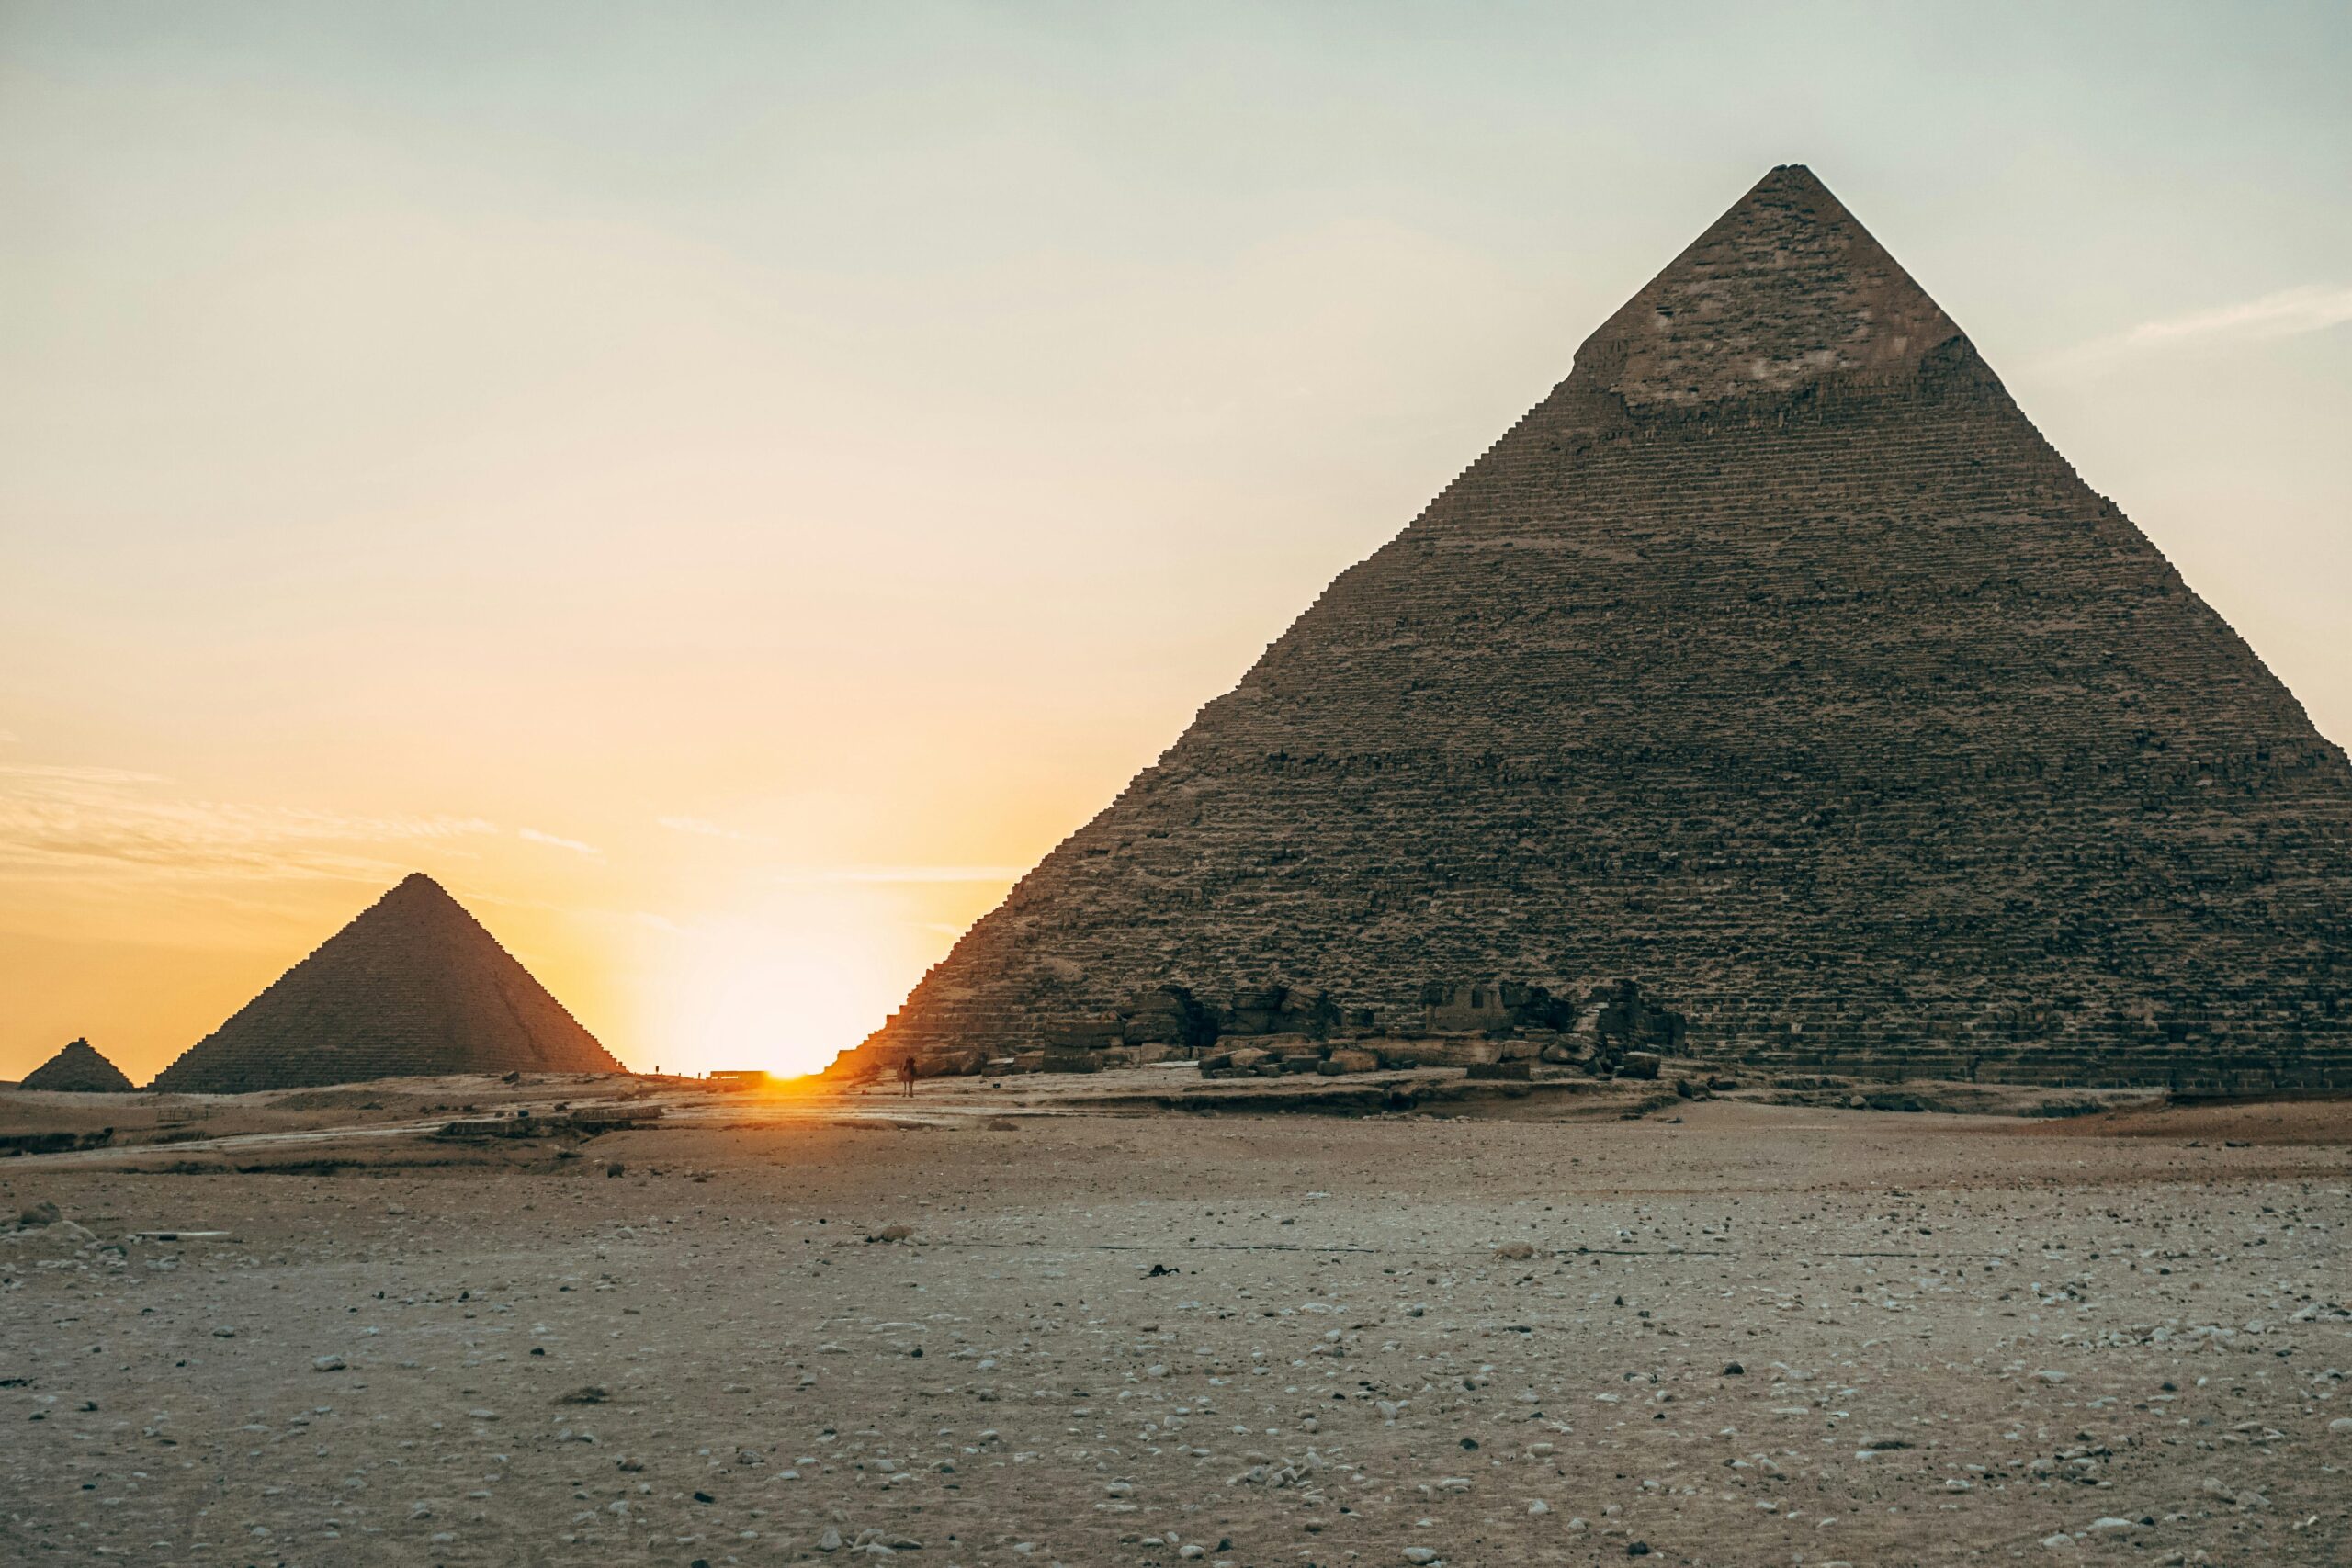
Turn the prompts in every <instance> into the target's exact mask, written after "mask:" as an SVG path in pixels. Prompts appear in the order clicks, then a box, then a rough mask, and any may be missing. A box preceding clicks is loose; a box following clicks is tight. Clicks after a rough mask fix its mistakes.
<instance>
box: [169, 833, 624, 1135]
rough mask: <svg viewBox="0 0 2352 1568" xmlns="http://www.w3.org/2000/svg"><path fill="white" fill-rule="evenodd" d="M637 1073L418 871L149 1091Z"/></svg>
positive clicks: (206, 1039) (222, 1090) (183, 1057)
mask: <svg viewBox="0 0 2352 1568" xmlns="http://www.w3.org/2000/svg"><path fill="white" fill-rule="evenodd" d="M517 1070H519V1071H524V1072H555V1073H617V1072H623V1071H626V1070H627V1069H625V1068H623V1067H622V1066H621V1065H620V1064H619V1063H618V1062H616V1061H615V1060H614V1059H613V1057H612V1055H611V1053H609V1052H607V1051H606V1050H605V1048H604V1047H603V1046H602V1045H600V1044H598V1043H596V1037H595V1036H594V1035H593V1034H591V1033H589V1032H587V1031H586V1030H585V1029H582V1027H580V1025H579V1023H578V1022H577V1021H574V1020H573V1018H572V1016H571V1014H570V1013H569V1012H566V1011H565V1010H564V1009H563V1004H562V1003H560V1002H559V1001H557V1000H556V999H555V998H553V997H551V996H549V995H548V992H547V987H544V986H541V985H540V984H539V983H538V981H537V980H535V979H533V978H532V977H531V975H530V972H529V971H528V970H526V969H525V968H524V967H523V966H522V965H521V964H517V963H516V962H515V959H514V957H513V956H512V955H511V954H509V953H507V951H506V950H505V949H504V948H503V947H501V946H499V945H498V941H497V939H496V938H494V937H492V935H491V934H490V933H489V932H488V931H484V930H483V929H482V928H481V923H480V922H479V921H477V920H476V919H474V918H473V917H472V916H471V915H469V914H468V913H467V912H466V911H465V909H464V908H463V907H462V906H460V905H459V904H458V901H457V900H456V899H455V898H452V897H449V895H448V894H447V893H446V892H444V891H443V890H442V888H441V886H440V884H438V883H436V882H435V881H434V880H433V879H432V878H431V877H429V876H425V875H424V874H421V873H420V874H415V875H412V876H410V877H408V878H407V879H406V880H404V881H403V882H401V885H400V886H397V887H395V888H393V889H392V890H391V891H390V892H389V893H387V894H385V895H384V896H383V897H381V898H379V899H378V900H377V901H376V902H375V903H374V904H373V905H372V906H370V907H369V908H367V909H366V910H364V911H362V912H361V914H360V915H359V918H358V919H355V920H353V921H352V922H351V923H350V924H349V925H347V926H345V927H344V928H343V930H341V931H337V932H336V933H335V934H334V936H332V937H330V938H329V939H328V940H327V942H326V944H325V945H324V946H322V947H321V948H320V949H319V950H318V951H317V952H315V953H311V956H310V957H308V958H305V959H304V960H302V962H301V963H300V964H296V965H295V966H294V967H293V968H291V969H289V970H288V971H287V972H286V973H285V974H284V975H282V976H278V978H277V981H276V982H275V983H274V984H272V985H271V986H270V987H269V988H268V989H267V990H266V991H264V992H262V994H261V995H260V996H257V997H255V998H254V999H253V1000H252V1001H250V1002H247V1003H246V1004H245V1005H244V1006H243V1008H241V1009H239V1010H238V1011H237V1014H236V1016H235V1017H233V1018H232V1019H231V1020H229V1021H228V1022H226V1023H224V1024H222V1025H221V1026H220V1028H218V1029H216V1030H214V1031H213V1032H211V1033H210V1034H208V1035H206V1036H205V1037H204V1038H203V1039H202V1040H200V1041H198V1042H197V1043H196V1044H195V1045H193V1046H191V1047H189V1048H188V1050H187V1052H186V1053H184V1054H183V1055H181V1056H180V1058H179V1060H177V1061H175V1062H174V1063H173V1064H172V1065H171V1066H168V1067H165V1068H164V1070H163V1072H162V1073H161V1074H160V1075H158V1076H157V1077H156V1079H155V1081H154V1083H153V1086H151V1087H153V1088H155V1089H179V1090H186V1091H192V1092H196V1093H207V1094H241V1093H243V1092H245V1091H246V1090H249V1089H291V1088H296V1087H300V1086H302V1085H308V1084H331V1083H356V1082H357V1081H359V1080H361V1079H363V1078H383V1077H426V1076H432V1075H437V1074H442V1073H504V1072H513V1071H517Z"/></svg>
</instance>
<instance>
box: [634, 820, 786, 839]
mask: <svg viewBox="0 0 2352 1568" xmlns="http://www.w3.org/2000/svg"><path fill="white" fill-rule="evenodd" d="M654 821H655V822H656V823H657V824H659V825H660V826H662V827H664V828H667V829H670V831H672V832H673V833H692V834H694V835H695V836H696V837H697V838H704V839H726V840H730V841H731V842H734V843H739V844H772V843H774V842H775V840H773V839H768V838H763V837H762V836H761V835H760V834H757V833H745V832H741V831H740V830H738V829H733V828H729V827H724V826H722V825H720V824H719V823H717V822H710V821H706V820H704V819H703V818H700V817H657V818H654Z"/></svg>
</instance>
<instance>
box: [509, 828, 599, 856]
mask: <svg viewBox="0 0 2352 1568" xmlns="http://www.w3.org/2000/svg"><path fill="white" fill-rule="evenodd" d="M515 837H516V838H518V839H527V840H530V841H531V842H532V843H535V844H546V845H547V846H548V847H549V848H550V849H558V850H570V851H571V852H572V853H573V854H576V855H601V854H603V853H604V851H602V850H600V849H598V848H597V847H596V846H595V845H594V844H583V843H582V842H581V841H580V840H577V839H566V838H563V837H560V835H558V834H554V833H542V832H540V831H539V830H538V829H537V828H517V829H515Z"/></svg>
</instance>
